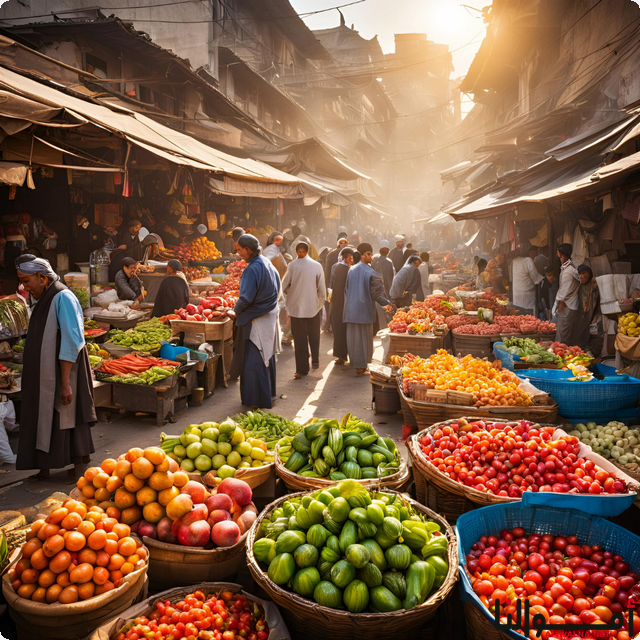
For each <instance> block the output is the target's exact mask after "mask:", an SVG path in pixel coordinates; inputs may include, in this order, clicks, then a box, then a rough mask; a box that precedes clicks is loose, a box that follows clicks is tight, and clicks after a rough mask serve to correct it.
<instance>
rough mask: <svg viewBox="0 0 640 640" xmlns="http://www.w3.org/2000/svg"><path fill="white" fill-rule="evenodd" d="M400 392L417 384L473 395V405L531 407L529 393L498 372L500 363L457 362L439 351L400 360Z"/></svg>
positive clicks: (507, 374)
mask: <svg viewBox="0 0 640 640" xmlns="http://www.w3.org/2000/svg"><path fill="white" fill-rule="evenodd" d="M402 378H403V386H404V392H405V393H406V394H409V392H410V384H411V383H417V384H420V385H424V386H426V387H430V388H434V389H438V390H451V391H464V392H465V393H469V394H471V395H472V396H473V399H474V401H475V405H476V406H478V407H480V406H487V405H489V406H522V407H527V406H529V405H531V403H532V400H531V396H530V394H529V393H527V392H526V391H524V390H522V389H521V388H520V385H521V382H522V381H521V380H520V379H519V378H518V377H517V376H516V375H515V374H514V373H512V372H511V371H507V370H506V369H502V368H501V366H500V362H499V361H498V362H494V363H490V362H487V361H486V360H480V359H478V358H473V357H472V356H465V357H464V358H462V359H458V358H456V357H455V356H452V355H451V354H449V353H447V352H446V351H445V350H443V349H441V350H439V351H438V353H437V354H435V355H433V356H431V357H430V358H427V359H426V360H425V359H423V358H417V357H415V356H412V355H406V356H405V357H404V358H403V367H402Z"/></svg>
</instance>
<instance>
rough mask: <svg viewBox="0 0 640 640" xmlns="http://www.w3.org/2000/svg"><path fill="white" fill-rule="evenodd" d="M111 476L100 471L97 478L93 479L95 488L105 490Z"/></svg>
mask: <svg viewBox="0 0 640 640" xmlns="http://www.w3.org/2000/svg"><path fill="white" fill-rule="evenodd" d="M110 477H111V476H110V475H109V474H108V473H105V472H104V471H100V472H98V473H97V474H96V477H95V478H94V479H93V486H94V487H96V488H104V487H106V486H107V481H108V480H109V478H110Z"/></svg>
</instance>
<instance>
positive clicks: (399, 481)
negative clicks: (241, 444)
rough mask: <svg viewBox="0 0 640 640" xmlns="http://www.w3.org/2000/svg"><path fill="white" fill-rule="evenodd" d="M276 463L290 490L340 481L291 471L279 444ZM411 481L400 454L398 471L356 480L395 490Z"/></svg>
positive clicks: (306, 489)
mask: <svg viewBox="0 0 640 640" xmlns="http://www.w3.org/2000/svg"><path fill="white" fill-rule="evenodd" d="M275 465H276V474H277V475H278V477H279V478H281V479H282V481H283V482H284V483H285V485H286V487H287V489H288V490H289V491H315V490H316V489H324V488H325V487H330V486H332V485H334V484H337V483H338V481H335V480H330V479H329V478H306V477H305V476H301V475H298V474H297V473H294V472H293V471H289V469H287V468H286V467H285V466H284V463H283V462H282V460H281V459H280V455H279V454H278V446H277V445H276V449H275ZM410 481H411V472H410V470H409V466H408V465H407V461H406V460H405V459H404V458H403V457H402V456H400V466H399V467H398V471H397V472H396V473H394V474H392V475H390V476H385V477H384V478H362V479H361V480H356V482H359V483H360V484H363V485H365V486H368V487H372V486H376V487H377V488H379V490H382V489H391V490H393V491H401V490H404V489H406V488H407V483H409V482H410Z"/></svg>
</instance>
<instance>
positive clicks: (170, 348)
mask: <svg viewBox="0 0 640 640" xmlns="http://www.w3.org/2000/svg"><path fill="white" fill-rule="evenodd" d="M187 351H189V347H178V346H176V345H175V344H169V343H168V342H164V341H163V342H162V347H161V348H160V357H161V358H164V359H165V360H174V361H175V359H176V357H177V356H178V355H180V354H181V353H185V352H187Z"/></svg>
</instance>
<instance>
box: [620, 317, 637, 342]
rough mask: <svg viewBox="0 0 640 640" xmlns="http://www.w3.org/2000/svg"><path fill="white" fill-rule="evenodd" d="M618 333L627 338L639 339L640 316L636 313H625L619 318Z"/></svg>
mask: <svg viewBox="0 0 640 640" xmlns="http://www.w3.org/2000/svg"><path fill="white" fill-rule="evenodd" d="M618 333H622V334H623V335H625V336H630V337H632V338H637V337H639V336H640V322H639V321H638V314H637V313H635V312H632V313H625V314H624V315H623V316H620V318H618Z"/></svg>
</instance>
